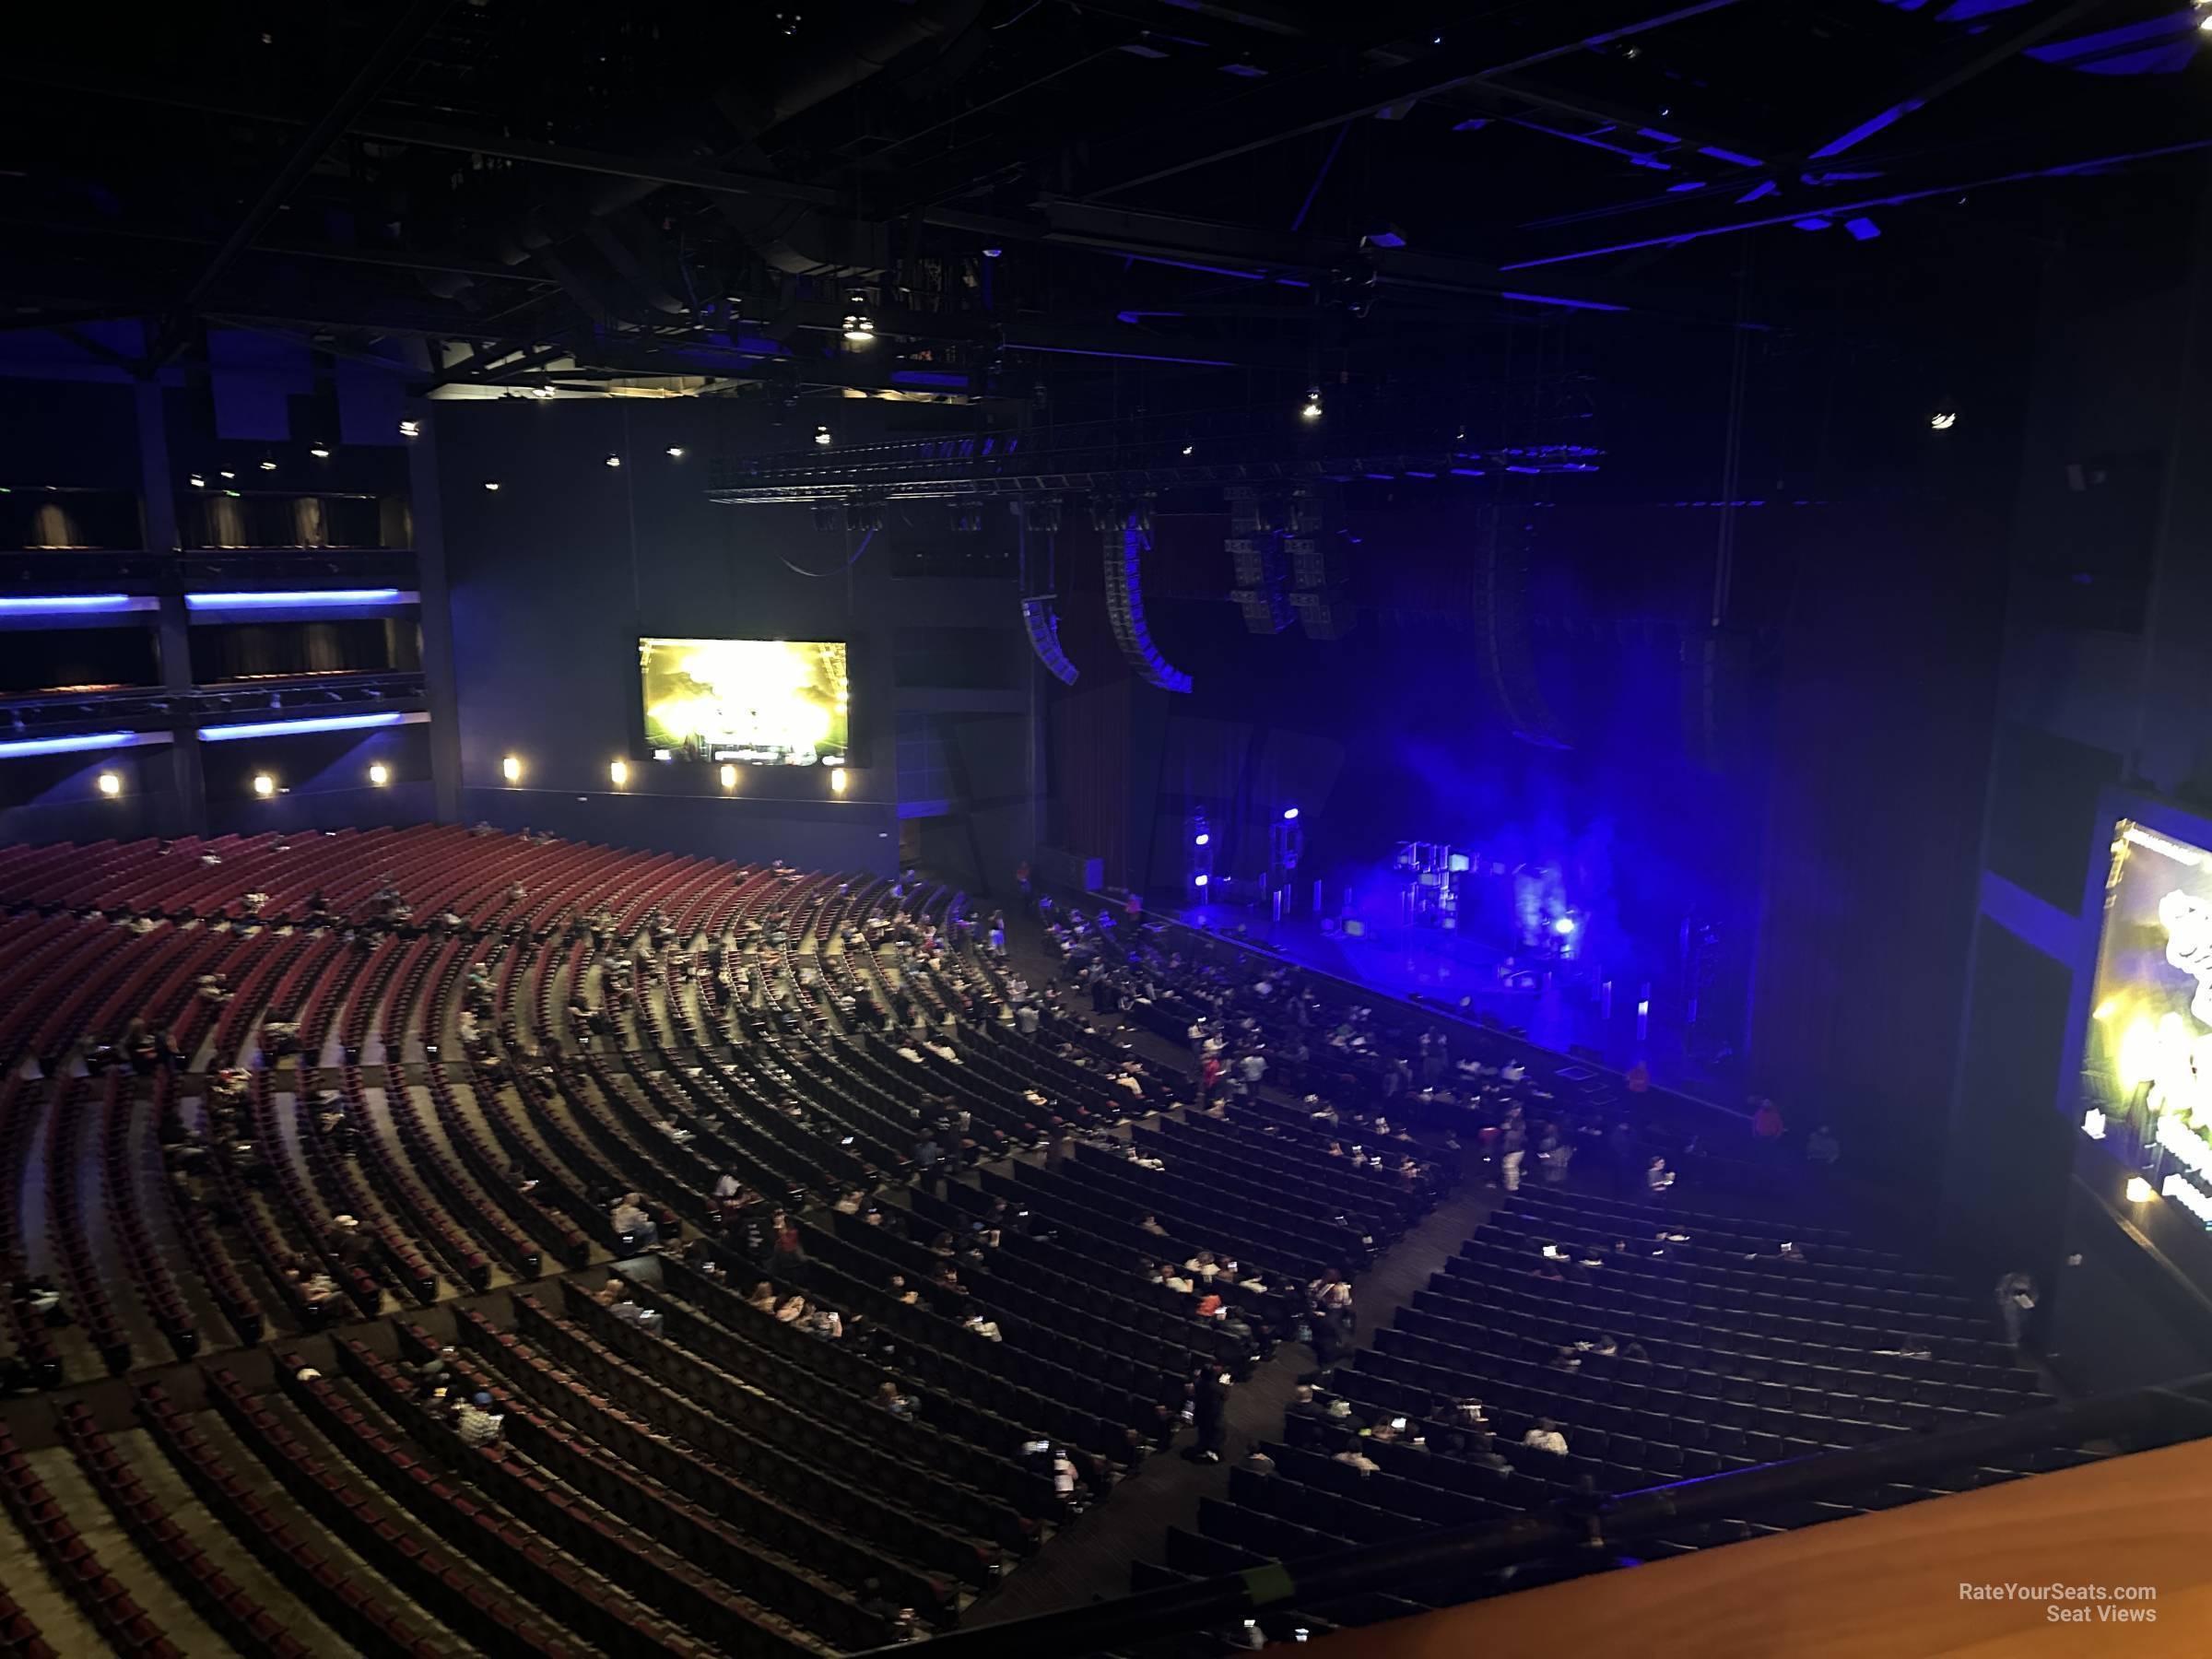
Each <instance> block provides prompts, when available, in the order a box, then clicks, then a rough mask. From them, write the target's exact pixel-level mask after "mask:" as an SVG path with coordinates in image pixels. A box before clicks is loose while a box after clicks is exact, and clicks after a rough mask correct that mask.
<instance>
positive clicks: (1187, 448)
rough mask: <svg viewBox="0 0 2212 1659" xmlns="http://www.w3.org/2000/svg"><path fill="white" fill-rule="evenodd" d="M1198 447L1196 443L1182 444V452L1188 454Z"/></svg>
mask: <svg viewBox="0 0 2212 1659" xmlns="http://www.w3.org/2000/svg"><path fill="white" fill-rule="evenodd" d="M1197 447H1198V446H1197V445H1196V444H1194V443H1186V444H1184V445H1183V446H1182V453H1184V454H1186V455H1187V454H1189V453H1191V452H1192V451H1193V450H1194V449H1196V448H1197Z"/></svg>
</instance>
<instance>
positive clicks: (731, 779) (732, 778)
mask: <svg viewBox="0 0 2212 1659" xmlns="http://www.w3.org/2000/svg"><path fill="white" fill-rule="evenodd" d="M722 786H723V787H724V789H735V788H736V787H737V769H736V768H735V767H734V766H725V767H724V768H723V769H722Z"/></svg>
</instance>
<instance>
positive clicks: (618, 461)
mask: <svg viewBox="0 0 2212 1659" xmlns="http://www.w3.org/2000/svg"><path fill="white" fill-rule="evenodd" d="M606 464H607V465H609V466H619V465H622V457H621V456H619V455H609V456H608V457H607V458H606Z"/></svg>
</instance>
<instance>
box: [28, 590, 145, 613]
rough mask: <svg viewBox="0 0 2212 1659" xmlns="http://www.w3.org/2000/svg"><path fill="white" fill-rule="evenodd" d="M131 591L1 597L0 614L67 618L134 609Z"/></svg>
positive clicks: (134, 602)
mask: <svg viewBox="0 0 2212 1659" xmlns="http://www.w3.org/2000/svg"><path fill="white" fill-rule="evenodd" d="M136 606H137V602H136V601H135V600H134V599H133V598H132V597H131V596H130V594H36V595H33V596H31V597H29V598H22V599H0V615H6V616H11V617H65V616H69V615H72V614H74V613H76V612H78V611H118V610H133V609H135V608H136Z"/></svg>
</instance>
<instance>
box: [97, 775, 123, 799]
mask: <svg viewBox="0 0 2212 1659" xmlns="http://www.w3.org/2000/svg"><path fill="white" fill-rule="evenodd" d="M122 793H123V779H122V778H121V777H119V776H117V775H116V774H115V773H114V772H101V773H100V794H104V795H119V794H122Z"/></svg>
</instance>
